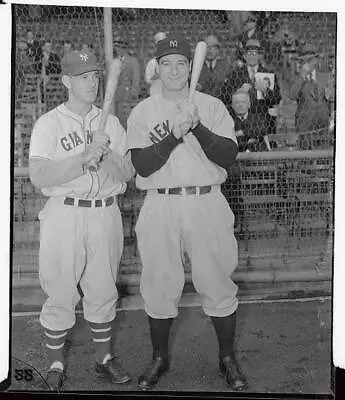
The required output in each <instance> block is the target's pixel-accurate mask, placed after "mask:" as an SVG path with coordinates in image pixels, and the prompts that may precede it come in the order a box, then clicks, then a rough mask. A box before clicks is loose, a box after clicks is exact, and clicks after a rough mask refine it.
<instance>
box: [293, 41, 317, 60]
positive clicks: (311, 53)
mask: <svg viewBox="0 0 345 400" xmlns="http://www.w3.org/2000/svg"><path fill="white" fill-rule="evenodd" d="M314 57H320V54H319V53H318V52H317V50H316V47H315V46H314V45H313V44H310V43H307V44H304V45H302V46H301V47H300V48H299V49H298V56H297V57H295V58H296V59H297V60H305V59H310V58H314Z"/></svg>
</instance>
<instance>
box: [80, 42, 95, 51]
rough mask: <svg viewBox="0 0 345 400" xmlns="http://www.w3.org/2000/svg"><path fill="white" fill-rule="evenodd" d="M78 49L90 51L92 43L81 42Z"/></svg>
mask: <svg viewBox="0 0 345 400" xmlns="http://www.w3.org/2000/svg"><path fill="white" fill-rule="evenodd" d="M80 49H81V51H92V52H93V46H92V44H90V43H87V42H82V44H81V48H80Z"/></svg>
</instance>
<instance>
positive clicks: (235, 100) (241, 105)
mask: <svg viewBox="0 0 345 400" xmlns="http://www.w3.org/2000/svg"><path fill="white" fill-rule="evenodd" d="M231 106H232V108H233V110H234V111H235V113H236V115H245V114H246V113H247V112H248V110H249V106H250V101H249V96H248V94H246V93H239V94H234V95H233V96H232V102H231Z"/></svg>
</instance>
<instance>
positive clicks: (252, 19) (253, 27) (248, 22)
mask: <svg viewBox="0 0 345 400" xmlns="http://www.w3.org/2000/svg"><path fill="white" fill-rule="evenodd" d="M249 39H253V40H258V41H259V42H260V43H261V48H262V51H261V53H260V59H261V60H260V61H261V62H262V63H265V61H264V59H265V57H266V55H267V54H266V53H267V51H268V47H267V46H268V44H267V41H266V38H265V34H264V33H263V31H262V30H260V29H258V26H257V17H256V15H255V14H253V13H248V14H247V18H246V19H245V20H244V21H243V32H242V33H241V34H240V35H238V36H237V37H236V42H237V54H236V65H237V66H238V67H242V66H243V65H244V63H245V59H244V52H245V50H246V49H245V47H246V43H247V42H248V40H249Z"/></svg>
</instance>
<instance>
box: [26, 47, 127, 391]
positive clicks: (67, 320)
mask: <svg viewBox="0 0 345 400" xmlns="http://www.w3.org/2000/svg"><path fill="white" fill-rule="evenodd" d="M62 67H63V77H62V82H63V84H64V85H65V86H66V88H67V89H68V101H67V102H66V103H64V104H61V105H59V106H58V107H56V108H54V109H53V110H51V111H49V112H48V113H46V114H44V115H43V116H41V117H40V118H39V119H38V121H37V123H36V125H35V126H34V129H33V132H32V137H31V143H30V156H29V168H30V177H31V181H32V183H33V184H34V185H35V186H36V187H38V188H40V189H41V190H42V192H43V194H44V195H46V196H48V197H49V199H48V201H47V203H46V205H45V206H44V208H43V210H42V211H41V212H40V214H39V219H40V228H41V231H40V250H39V277H40V283H41V286H42V289H43V290H44V292H45V293H46V294H47V296H48V298H47V300H46V302H45V303H44V305H43V308H42V311H41V314H40V322H41V324H42V326H43V328H44V330H45V335H46V347H47V352H48V359H49V370H48V373H47V383H48V385H49V387H50V389H51V390H60V389H61V387H62V384H63V381H64V379H65V374H64V357H63V348H64V343H65V338H66V335H67V333H68V331H69V330H70V329H71V328H72V327H73V325H74V324H75V306H76V304H77V303H78V301H79V299H80V295H79V291H78V289H77V286H78V284H79V285H80V288H81V290H82V292H83V310H84V318H85V319H86V320H87V321H88V322H89V325H90V328H91V332H92V337H93V342H94V345H95V351H96V371H97V373H98V374H99V376H100V377H106V378H109V379H110V380H111V381H112V382H114V383H124V382H127V381H128V380H129V379H130V377H129V376H128V375H127V374H126V373H125V372H124V371H123V370H122V367H121V364H120V363H119V361H118V360H117V359H116V358H115V357H114V355H113V353H112V348H111V322H112V321H113V320H114V318H115V314H116V301H117V290H116V286H115V282H116V274H117V270H118V265H119V262H120V258H121V254H122V250H123V228H122V220H121V214H120V211H119V208H118V205H117V199H116V196H117V195H118V194H120V193H123V192H124V191H125V189H126V181H127V180H129V179H130V178H131V177H132V176H133V173H134V169H133V166H132V164H131V162H130V159H129V157H128V158H126V157H122V155H124V154H125V131H124V129H123V128H122V126H121V125H120V123H119V121H118V119H117V118H116V117H115V116H113V115H109V116H108V119H107V123H106V127H105V131H104V132H97V128H98V124H99V120H100V114H101V110H100V109H99V108H97V107H95V106H94V105H93V102H94V101H95V100H96V97H97V91H98V85H99V74H100V71H101V68H100V67H99V65H98V63H97V59H96V57H95V55H94V54H93V53H91V52H88V51H83V52H80V51H73V52H71V53H69V54H68V55H67V56H66V57H65V58H64V59H63V61H62ZM96 132H97V135H95V133H96ZM101 156H102V157H103V158H102V162H99V161H100V159H101ZM97 162H99V168H98V169H95V170H90V169H89V168H88V167H89V166H90V163H97Z"/></svg>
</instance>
